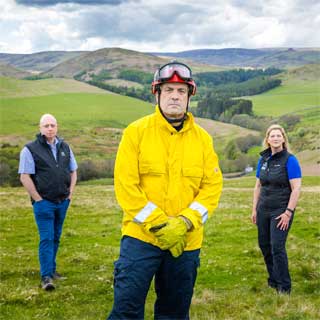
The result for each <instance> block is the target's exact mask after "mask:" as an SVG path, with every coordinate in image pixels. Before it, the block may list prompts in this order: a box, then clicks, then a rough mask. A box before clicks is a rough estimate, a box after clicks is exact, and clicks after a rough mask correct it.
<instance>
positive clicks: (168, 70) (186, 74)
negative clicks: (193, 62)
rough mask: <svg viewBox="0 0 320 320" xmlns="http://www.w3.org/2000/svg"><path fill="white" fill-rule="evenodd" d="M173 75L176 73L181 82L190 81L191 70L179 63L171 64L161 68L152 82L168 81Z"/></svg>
mask: <svg viewBox="0 0 320 320" xmlns="http://www.w3.org/2000/svg"><path fill="white" fill-rule="evenodd" d="M174 73H177V74H178V75H179V77H180V78H181V79H183V80H186V81H189V80H192V72H191V69H190V68H189V67H188V66H187V65H185V64H183V63H180V62H178V63H177V62H171V63H168V64H165V65H164V66H162V67H161V68H160V69H159V70H158V71H157V72H156V74H155V76H154V81H157V80H164V81H165V80H169V79H170V78H171V77H172V76H173V74H174Z"/></svg>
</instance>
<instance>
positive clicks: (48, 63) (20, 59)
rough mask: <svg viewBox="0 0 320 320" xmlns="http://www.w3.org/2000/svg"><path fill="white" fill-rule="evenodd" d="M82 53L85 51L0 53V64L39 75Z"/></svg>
mask: <svg viewBox="0 0 320 320" xmlns="http://www.w3.org/2000/svg"><path fill="white" fill-rule="evenodd" d="M83 53H85V51H45V52H37V53H30V54H11V53H0V63H3V64H9V65H11V66H14V67H16V68H19V69H22V70H25V71H29V72H36V73H39V72H43V71H46V70H48V69H50V68H52V67H53V66H55V65H57V64H59V63H61V62H63V61H66V60H68V59H70V58H74V57H77V56H79V55H81V54H83Z"/></svg>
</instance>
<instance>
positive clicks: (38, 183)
mask: <svg viewBox="0 0 320 320" xmlns="http://www.w3.org/2000/svg"><path fill="white" fill-rule="evenodd" d="M26 147H27V148H28V149H29V150H30V152H31V154H32V157H33V159H34V163H35V174H33V175H31V178H32V180H33V182H34V184H35V187H36V189H37V191H38V193H39V194H40V195H41V197H42V198H43V199H46V200H49V201H52V202H56V203H59V202H61V201H62V200H64V199H66V198H67V197H68V196H69V193H70V191H69V190H70V182H71V177H70V170H69V164H70V148H69V146H68V144H67V143H65V142H64V141H62V140H61V139H59V142H58V144H57V160H56V159H55V158H54V156H53V154H52V151H51V149H50V146H49V145H48V144H47V142H46V139H45V137H44V136H42V135H41V134H40V133H39V134H37V139H36V140H34V141H33V142H30V143H28V144H26Z"/></svg>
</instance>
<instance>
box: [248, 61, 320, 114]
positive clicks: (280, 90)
mask: <svg viewBox="0 0 320 320" xmlns="http://www.w3.org/2000/svg"><path fill="white" fill-rule="evenodd" d="M275 78H280V79H281V80H282V84H281V86H280V87H277V88H275V89H273V90H270V91H268V92H266V93H263V94H260V95H256V96H250V97H247V98H248V99H250V100H252V102H253V110H254V112H255V113H256V114H257V115H271V116H280V115H283V114H286V113H291V112H296V111H300V110H302V109H306V108H312V107H320V64H311V65H305V66H303V67H300V68H296V69H292V70H289V71H287V72H286V73H283V74H281V75H280V76H275Z"/></svg>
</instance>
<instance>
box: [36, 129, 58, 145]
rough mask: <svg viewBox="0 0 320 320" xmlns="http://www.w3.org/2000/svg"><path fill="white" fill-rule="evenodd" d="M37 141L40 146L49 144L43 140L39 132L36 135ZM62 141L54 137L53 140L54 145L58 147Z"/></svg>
mask: <svg viewBox="0 0 320 320" xmlns="http://www.w3.org/2000/svg"><path fill="white" fill-rule="evenodd" d="M36 137H37V140H38V141H39V142H40V143H41V144H44V145H47V144H48V145H49V143H48V142H47V139H46V138H45V136H44V135H42V134H41V132H39V133H38V134H37V135H36ZM62 140H63V139H61V138H59V137H58V136H56V137H55V140H54V144H55V146H60V144H61V142H62Z"/></svg>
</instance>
